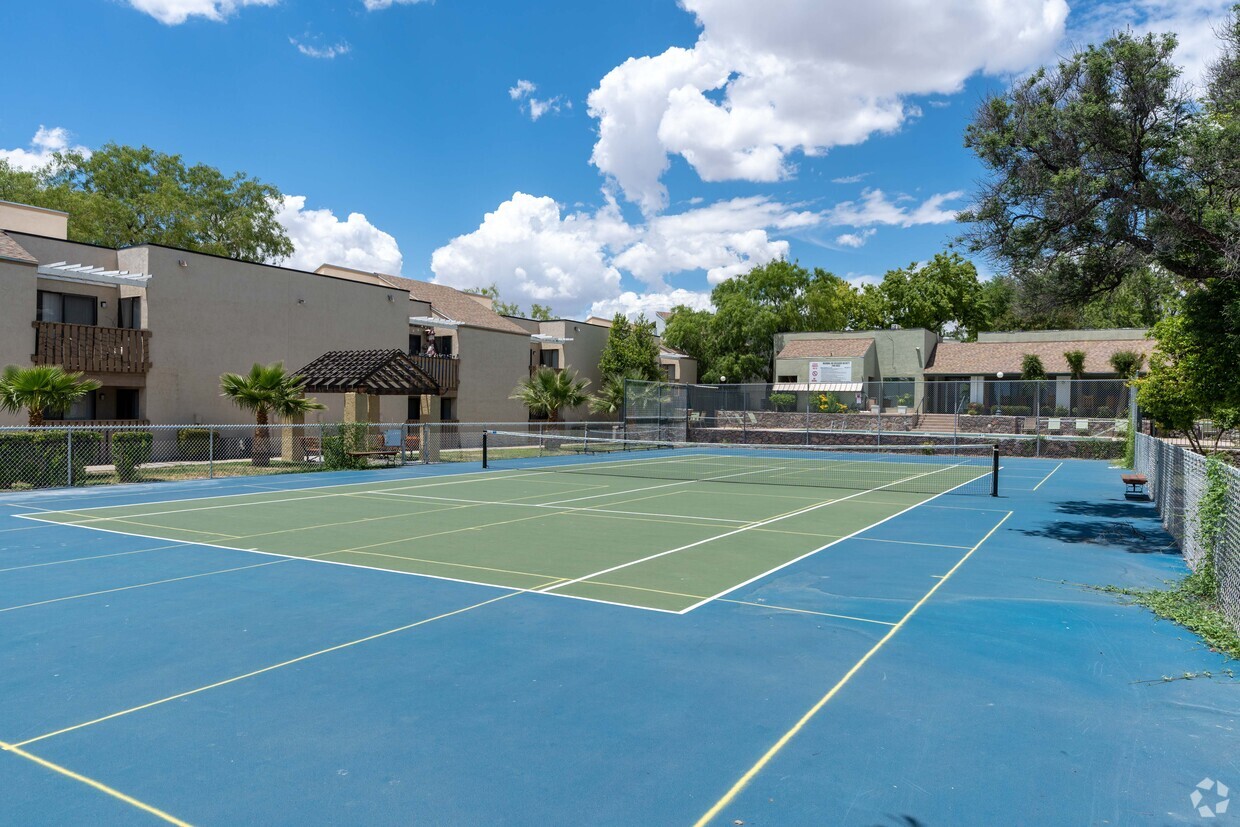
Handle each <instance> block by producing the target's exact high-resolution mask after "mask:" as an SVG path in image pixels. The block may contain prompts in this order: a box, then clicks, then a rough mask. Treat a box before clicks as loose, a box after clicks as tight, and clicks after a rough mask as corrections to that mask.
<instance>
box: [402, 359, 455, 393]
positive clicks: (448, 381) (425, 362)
mask: <svg viewBox="0 0 1240 827" xmlns="http://www.w3.org/2000/svg"><path fill="white" fill-rule="evenodd" d="M410 355H411V357H412V358H413V361H414V362H415V363H417V366H418V367H420V368H421V369H422V370H424V371H426V372H427V373H428V374H430V377H431V378H432V379H434V380H435V381H436V382H437V383H438V384H439V388H440V390H445V391H454V390H456V389H457V388H458V387H460V385H461V360H460V359H458V358H456V357H455V356H426V355H424V354H421V353H413V354H410Z"/></svg>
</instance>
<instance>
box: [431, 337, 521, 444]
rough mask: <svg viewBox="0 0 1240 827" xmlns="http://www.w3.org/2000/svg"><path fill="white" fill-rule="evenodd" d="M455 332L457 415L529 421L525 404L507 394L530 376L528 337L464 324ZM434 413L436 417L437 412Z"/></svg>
mask: <svg viewBox="0 0 1240 827" xmlns="http://www.w3.org/2000/svg"><path fill="white" fill-rule="evenodd" d="M455 335H456V336H457V344H458V349H459V352H460V361H461V364H460V372H461V386H460V389H459V390H458V391H457V394H456V397H457V402H456V406H457V410H456V418H457V419H458V420H460V421H461V422H525V421H526V420H528V419H529V411H528V410H527V409H526V407H525V406H524V405H522V404H521V403H520V402H517V401H516V400H514V399H509V398H508V396H509V394H511V393H512V391H513V389H514V388H516V387H517V383H518V382H520V381H521V380H522V379H525V378H527V377H529V375H530V369H529V359H530V355H529V354H530V350H529V337H528V336H526V335H524V334H519V333H505V332H503V331H499V330H488V329H486V328H481V327H468V326H465V325H462V326H461V327H459V328H458V329H457V330H456V332H455ZM437 404H438V402H437V401H433V405H437ZM434 416H435V418H438V411H436V412H435V414H434Z"/></svg>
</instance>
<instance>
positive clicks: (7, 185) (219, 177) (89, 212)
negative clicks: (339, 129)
mask: <svg viewBox="0 0 1240 827" xmlns="http://www.w3.org/2000/svg"><path fill="white" fill-rule="evenodd" d="M281 198H282V196H281V193H280V190H279V189H277V188H276V187H275V186H272V185H271V184H266V183H263V182H262V181H259V180H257V179H255V178H251V177H250V176H248V175H246V174H245V173H234V174H233V175H231V176H226V175H224V174H223V173H221V172H220V171H219V170H218V169H216V168H215V167H212V166H207V165H205V164H195V165H193V166H186V164H185V162H184V161H183V160H182V158H181V156H180V155H167V154H165V153H162V152H157V151H156V150H153V149H151V148H150V147H145V146H143V147H132V146H120V145H118V144H112V143H109V144H105V145H104V146H103V147H102V148H101V149H99V150H98V151H97V152H95V153H94V154H92V155H90V156H86V155H83V154H80V153H76V152H63V153H57V154H56V155H55V156H54V160H53V161H52V162H51V164H49V165H48V166H47V167H46V168H44V169H42V170H38V171H36V172H33V173H31V172H21V171H18V170H14V169H13V168H12V167H10V166H8V165H4V167H0V199H4V200H20V201H22V202H24V203H28V204H33V205H35V206H40V207H48V208H51V209H58V210H64V211H66V212H68V213H70V216H71V218H70V221H69V238H70V240H72V241H84V242H87V243H90V244H101V245H104V246H106V247H128V246H134V245H141V244H163V245H166V246H169V247H177V248H180V249H185V250H194V251H197V252H202V253H211V254H214V255H220V256H227V257H229V258H235V259H241V260H244V261H280V260H281V259H284V258H287V257H288V256H290V255H292V253H293V243H292V242H291V241H290V240H289V238H288V235H287V233H286V232H285V230H284V227H283V226H282V225H281V224H280V222H279V221H278V220H276V211H277V210H278V209H279V206H280V202H281Z"/></svg>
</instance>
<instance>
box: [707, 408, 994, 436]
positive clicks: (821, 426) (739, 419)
mask: <svg viewBox="0 0 1240 827" xmlns="http://www.w3.org/2000/svg"><path fill="white" fill-rule="evenodd" d="M751 416H752V417H753V420H750V417H751ZM1004 418H1006V419H1010V417H1004ZM807 420H808V422H807ZM741 423H744V427H745V428H801V429H805V428H809V429H811V430H815V431H877V430H879V426H880V424H881V427H882V430H883V432H884V433H886V432H887V431H911V430H913V429H914V428H916V427H917V416H916V415H915V414H897V413H883V414H881V415H875V414H872V413H838V414H831V413H814V412H811V413H805V412H804V411H800V412H796V411H719V412H718V413H717V414H716V415H715V417H714V420H713V421H712V422H711V423H710V424H712V425H717V426H719V427H721V428H722V427H731V426H735V427H738V428H739V427H741Z"/></svg>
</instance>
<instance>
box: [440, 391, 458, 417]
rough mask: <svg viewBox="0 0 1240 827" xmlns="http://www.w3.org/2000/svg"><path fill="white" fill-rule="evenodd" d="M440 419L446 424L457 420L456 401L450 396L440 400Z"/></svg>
mask: <svg viewBox="0 0 1240 827" xmlns="http://www.w3.org/2000/svg"><path fill="white" fill-rule="evenodd" d="M439 418H440V419H441V420H443V421H445V422H450V421H452V420H454V419H456V400H455V399H453V398H452V397H450V396H442V397H440V398H439Z"/></svg>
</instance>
